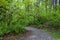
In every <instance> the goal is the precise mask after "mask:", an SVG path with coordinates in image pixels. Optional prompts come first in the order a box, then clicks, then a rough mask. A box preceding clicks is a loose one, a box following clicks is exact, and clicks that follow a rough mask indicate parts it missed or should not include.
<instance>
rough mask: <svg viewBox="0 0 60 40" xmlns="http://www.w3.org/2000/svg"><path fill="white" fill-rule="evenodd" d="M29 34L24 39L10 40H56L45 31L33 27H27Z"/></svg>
mask: <svg viewBox="0 0 60 40" xmlns="http://www.w3.org/2000/svg"><path fill="white" fill-rule="evenodd" d="M26 30H28V31H27V33H26V34H25V35H24V37H22V38H21V37H18V38H16V39H9V40H54V39H53V37H51V36H50V35H49V34H48V33H46V32H44V31H43V30H39V29H36V28H32V27H26Z"/></svg>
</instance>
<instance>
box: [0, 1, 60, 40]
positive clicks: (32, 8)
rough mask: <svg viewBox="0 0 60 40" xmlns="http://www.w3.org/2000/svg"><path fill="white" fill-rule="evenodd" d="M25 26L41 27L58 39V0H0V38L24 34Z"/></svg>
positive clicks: (59, 2)
mask: <svg viewBox="0 0 60 40" xmlns="http://www.w3.org/2000/svg"><path fill="white" fill-rule="evenodd" d="M26 27H31V28H32V27H33V28H36V29H42V30H44V31H45V32H47V33H48V34H50V35H51V36H52V37H53V38H54V39H56V40H60V0H0V40H3V37H4V36H6V35H10V34H16V35H17V34H21V35H23V34H25V33H26V31H27V30H26Z"/></svg>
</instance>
